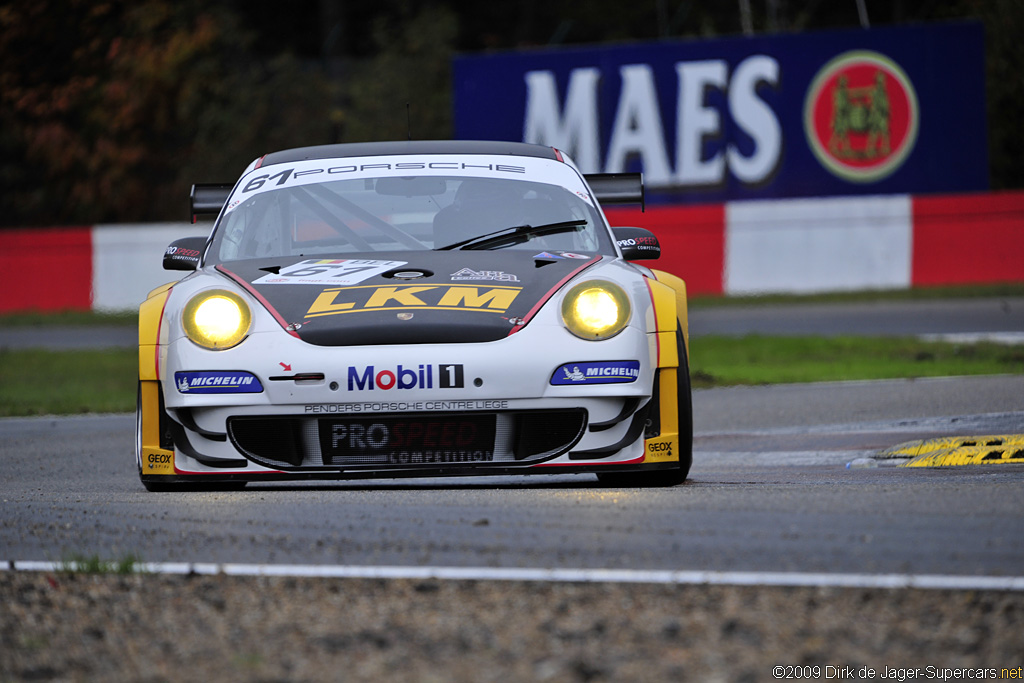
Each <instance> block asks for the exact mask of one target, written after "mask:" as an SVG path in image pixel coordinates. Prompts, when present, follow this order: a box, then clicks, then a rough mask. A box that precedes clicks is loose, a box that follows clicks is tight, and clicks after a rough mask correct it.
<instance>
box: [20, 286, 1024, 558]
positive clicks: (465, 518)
mask: <svg viewBox="0 0 1024 683" xmlns="http://www.w3.org/2000/svg"><path fill="white" fill-rule="evenodd" d="M780 325H781V327H780ZM691 330H692V332H693V334H694V335H695V336H699V335H701V334H705V333H708V334H710V333H716V334H746V333H765V334H779V333H784V331H785V330H788V331H792V332H800V333H822V334H825V333H844V332H845V333H849V332H856V331H860V332H862V333H874V334H962V333H972V334H973V333H1007V332H1010V333H1020V332H1021V331H1024V298H993V299H974V300H960V301H945V302H894V303H876V304H844V305H818V304H795V305H780V306H761V307H757V306H752V307H726V308H712V309H703V310H696V311H694V312H693V315H692V317H691ZM108 334H109V335H112V336H107V335H108ZM71 340H74V343H76V344H78V343H85V344H87V345H89V346H107V345H111V346H120V345H126V344H127V345H131V344H132V343H134V331H133V330H130V329H128V330H127V331H126V329H125V328H116V327H114V328H111V329H107V328H97V329H96V330H92V332H90V331H89V329H88V328H87V329H86V330H82V329H81V328H79V329H77V330H76V331H75V332H74V333H73V334H72V333H70V332H68V331H64V330H60V329H52V328H38V329H30V330H20V329H17V328H15V329H8V330H6V331H0V348H12V347H18V346H21V345H23V344H29V343H31V345H36V346H50V347H57V348H59V347H61V346H62V345H64V344H69V343H71ZM118 340H119V341H118ZM694 424H695V444H694V448H695V463H694V467H693V469H692V471H691V476H690V479H689V481H688V482H687V483H686V484H685V485H683V486H680V487H675V488H671V489H661V490H646V491H641V490H636V489H628V488H623V489H616V488H607V487H602V486H600V485H598V483H597V482H596V479H595V478H594V477H593V476H588V475H578V476H566V475H562V476H554V477H552V476H543V477H504V478H498V479H494V478H481V477H475V478H453V479H444V480H440V479H429V480H375V481H360V482H329V483H323V484H319V483H300V484H299V483H297V484H290V483H288V484H280V483H275V484H269V483H268V484H250V486H249V487H248V488H247V489H245V490H243V491H238V492H188V493H173V494H150V493H147V492H145V491H144V489H142V487H141V485H140V484H139V482H138V480H137V476H136V473H135V468H134V462H133V460H134V456H133V429H134V418H133V416H127V415H105V416H83V417H72V418H28V419H19V418H13V419H5V420H0V462H2V463H3V464H4V467H3V468H2V469H0V502H2V513H0V550H2V552H0V562H2V561H17V560H42V561H58V560H61V559H65V558H67V557H69V556H74V555H78V556H95V555H99V556H101V557H106V558H112V559H116V558H121V557H125V556H129V555H130V556H134V557H137V558H140V559H142V560H144V561H148V562H213V563H254V564H274V563H278V564H280V563H289V564H311V565H357V566H407V567H413V566H419V567H422V566H438V567H491V568H494V567H499V568H501V567H511V568H537V567H539V568H563V569H564V568H576V569H579V568H584V569H594V568H597V569H603V568H609V569H623V570H641V571H642V570H696V571H769V572H833V573H901V574H943V575H946V574H954V575H968V576H1019V575H1022V574H1024V571H1022V570H1021V567H1024V534H1021V533H1020V529H1021V528H1022V526H1024V525H1022V522H1024V487H1022V486H1021V483H1022V481H1024V470H1022V469H1021V468H1020V467H1018V466H1016V465H998V466H988V467H980V466H974V467H969V468H945V469H934V470H927V469H926V470H919V469H904V468H898V467H894V466H892V464H893V463H891V462H885V461H877V463H876V462H875V461H872V460H871V458H872V456H873V455H874V454H876V453H877V452H878V451H880V450H882V449H884V448H887V447H889V446H892V445H895V444H898V443H902V442H904V441H909V440H912V439H920V438H930V437H937V436H951V435H978V434H1002V433H1022V432H1024V376H997V377H974V378H947V379H923V380H909V381H878V382H853V383H823V384H811V385H784V386H771V387H733V388H723V389H711V390H698V391H696V392H695V395H694ZM865 459H867V460H865ZM865 462H867V464H871V465H874V464H877V465H878V466H877V467H873V466H872V467H861V466H860V465H863V464H865ZM851 463H858V466H855V467H848V465H850V464H851Z"/></svg>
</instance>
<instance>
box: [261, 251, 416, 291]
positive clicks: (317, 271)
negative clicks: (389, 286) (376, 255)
mask: <svg viewBox="0 0 1024 683" xmlns="http://www.w3.org/2000/svg"><path fill="white" fill-rule="evenodd" d="M407 263H408V261H377V260H374V259H358V258H348V259H309V260H306V261H299V262H298V263H294V264H292V265H290V266H288V267H286V268H282V269H281V270H280V272H278V273H270V274H267V275H264V276H263V277H261V278H259V279H257V280H253V284H254V285H339V286H342V285H355V284H359V283H360V282H362V281H364V280H367V279H369V278H371V277H374V276H376V275H380V274H381V273H386V272H387V271H389V270H391V269H393V268H398V267H399V266H404V265H406V264H407Z"/></svg>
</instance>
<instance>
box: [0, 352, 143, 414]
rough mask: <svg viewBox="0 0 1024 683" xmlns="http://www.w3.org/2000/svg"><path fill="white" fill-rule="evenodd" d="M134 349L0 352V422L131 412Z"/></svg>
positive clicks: (136, 357)
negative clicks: (30, 417)
mask: <svg viewBox="0 0 1024 683" xmlns="http://www.w3.org/2000/svg"><path fill="white" fill-rule="evenodd" d="M138 364H139V355H138V351H136V350H135V349H116V350H86V351H46V350H40V349H26V350H0V417H9V416H14V415H74V414H78V413H127V412H132V411H134V410H135V394H136V386H137V382H138V376H139V370H138Z"/></svg>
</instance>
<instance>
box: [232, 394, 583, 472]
mask: <svg viewBox="0 0 1024 683" xmlns="http://www.w3.org/2000/svg"><path fill="white" fill-rule="evenodd" d="M586 424H587V411H586V410H584V409H583V408H573V409H569V410H528V411H509V412H499V413H457V414H447V413H445V414H442V413H410V414H404V415H396V414H390V415H381V414H377V415H374V414H370V415H365V414H364V415H359V416H332V417H319V418H317V417H305V416H291V415H288V416H260V417H231V418H228V422H227V428H228V437H229V438H230V439H231V443H232V444H234V446H235V448H237V449H238V450H239V452H241V453H242V454H243V455H245V457H247V458H249V459H250V460H252V461H254V462H257V463H259V464H261V465H264V466H266V467H272V468H275V469H314V470H315V469H330V470H338V469H344V470H350V469H380V468H388V467H393V468H410V467H415V468H417V469H419V468H440V469H443V468H452V467H464V466H488V465H506V466H507V465H514V464H527V463H536V462H540V461H543V460H546V459H549V458H553V457H555V456H557V455H560V454H562V453H565V452H566V451H568V450H569V449H570V448H572V447H573V446H574V445H576V443H577V442H578V441H579V440H580V438H581V437H582V436H583V432H584V430H585V428H586ZM471 431H472V433H473V436H472V437H471V438H470V437H469V436H468V434H469V432H471ZM414 435H415V436H414Z"/></svg>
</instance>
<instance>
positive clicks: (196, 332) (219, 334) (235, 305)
mask: <svg viewBox="0 0 1024 683" xmlns="http://www.w3.org/2000/svg"><path fill="white" fill-rule="evenodd" d="M251 323H252V312H251V311H250V310H249V304H247V303H245V299H243V298H242V297H240V296H238V295H237V294H235V293H234V292H231V291H228V290H226V289H212V290H207V291H205V292H200V293H199V294H196V295H195V296H193V297H192V298H191V299H189V301H188V303H187V304H185V310H184V312H183V313H182V317H181V324H182V327H184V328H185V334H186V335H187V336H188V338H189V339H191V340H192V341H193V342H194V343H196V344H198V345H199V346H202V347H203V348H206V349H212V350H214V351H220V350H223V349H230V348H231V347H232V346H237V345H238V344H239V343H240V342H241V341H242V340H243V339H245V337H246V335H247V334H249V326H250V324H251Z"/></svg>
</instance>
